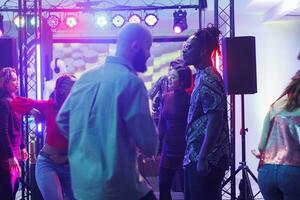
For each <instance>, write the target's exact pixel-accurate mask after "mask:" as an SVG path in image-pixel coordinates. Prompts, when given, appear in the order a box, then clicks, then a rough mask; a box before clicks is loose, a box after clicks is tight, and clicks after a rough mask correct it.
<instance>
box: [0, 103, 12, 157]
mask: <svg viewBox="0 0 300 200" xmlns="http://www.w3.org/2000/svg"><path fill="white" fill-rule="evenodd" d="M0 111H1V112H0V113H1V114H0V144H1V145H0V148H1V149H2V150H3V151H2V152H5V154H6V155H8V157H9V158H13V157H14V153H13V148H12V145H11V141H10V138H9V133H8V118H9V113H10V111H9V107H8V106H7V105H5V103H3V102H0Z"/></svg>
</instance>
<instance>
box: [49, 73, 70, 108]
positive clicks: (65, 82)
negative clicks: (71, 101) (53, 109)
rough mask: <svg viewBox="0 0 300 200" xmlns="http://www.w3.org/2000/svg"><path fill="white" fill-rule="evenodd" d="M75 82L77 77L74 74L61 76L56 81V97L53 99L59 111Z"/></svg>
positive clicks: (53, 96)
mask: <svg viewBox="0 0 300 200" xmlns="http://www.w3.org/2000/svg"><path fill="white" fill-rule="evenodd" d="M75 81H76V77H75V76H74V75H72V74H64V75H61V76H60V77H58V79H57V80H56V84H55V89H54V95H52V98H53V100H54V101H55V104H56V106H57V108H58V109H60V107H61V106H62V104H63V103H64V101H65V100H66V98H67V96H68V95H69V93H70V91H71V88H72V86H73V85H74V83H75Z"/></svg>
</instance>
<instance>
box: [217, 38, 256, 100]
mask: <svg viewBox="0 0 300 200" xmlns="http://www.w3.org/2000/svg"><path fill="white" fill-rule="evenodd" d="M222 55H223V56H222V57H223V59H222V61H223V77H224V83H225V89H226V92H227V94H230V95H231V94H233V95H234V94H254V93H256V92H257V81H256V53H255V37H252V36H244V37H231V38H224V39H223V40H222Z"/></svg>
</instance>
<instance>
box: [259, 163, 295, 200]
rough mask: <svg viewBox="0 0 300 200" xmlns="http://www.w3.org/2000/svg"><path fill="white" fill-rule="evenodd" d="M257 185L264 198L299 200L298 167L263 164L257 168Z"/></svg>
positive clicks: (267, 199) (266, 199)
mask: <svg viewBox="0 0 300 200" xmlns="http://www.w3.org/2000/svg"><path fill="white" fill-rule="evenodd" d="M258 185H259V188H260V191H261V193H262V195H263V197H264V199H265V200H299V199H300V188H299V186H300V167H293V166H288V165H271V164H266V165H263V166H261V167H260V168H259V169H258Z"/></svg>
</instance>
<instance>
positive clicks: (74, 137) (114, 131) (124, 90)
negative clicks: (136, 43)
mask: <svg viewBox="0 0 300 200" xmlns="http://www.w3.org/2000/svg"><path fill="white" fill-rule="evenodd" d="M64 114H67V115H68V116H69V128H68V130H67V131H66V132H68V133H69V135H68V138H69V160H70V167H71V177H72V188H73V190H74V194H75V197H76V198H77V199H89V200H90V199H97V200H99V199H103V200H109V199H128V200H135V199H139V198H141V197H142V196H144V195H146V193H147V192H148V191H149V189H148V188H146V187H144V186H143V185H142V184H141V183H140V182H139V181H138V175H137V171H136V147H139V148H140V149H141V151H142V152H143V153H144V154H146V155H153V154H154V153H155V150H156V145H157V135H156V131H155V127H154V124H153V121H152V119H151V116H150V113H149V107H148V99H147V93H146V89H145V87H144V84H143V82H142V81H141V80H140V79H139V78H138V77H137V76H136V75H135V74H134V73H133V72H131V71H130V67H129V66H128V65H126V62H124V61H123V60H120V59H118V58H116V57H109V58H108V60H107V62H106V64H105V65H104V66H103V67H100V68H97V69H95V70H92V71H89V72H87V73H85V74H84V75H83V76H82V77H81V78H80V80H78V82H77V83H76V84H75V86H74V88H73V89H72V92H71V95H70V97H69V98H68V100H67V101H66V103H65V105H64V107H63V109H62V111H61V112H60V116H61V118H60V117H58V123H59V125H61V127H64V125H65V124H66V123H65V122H64Z"/></svg>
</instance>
